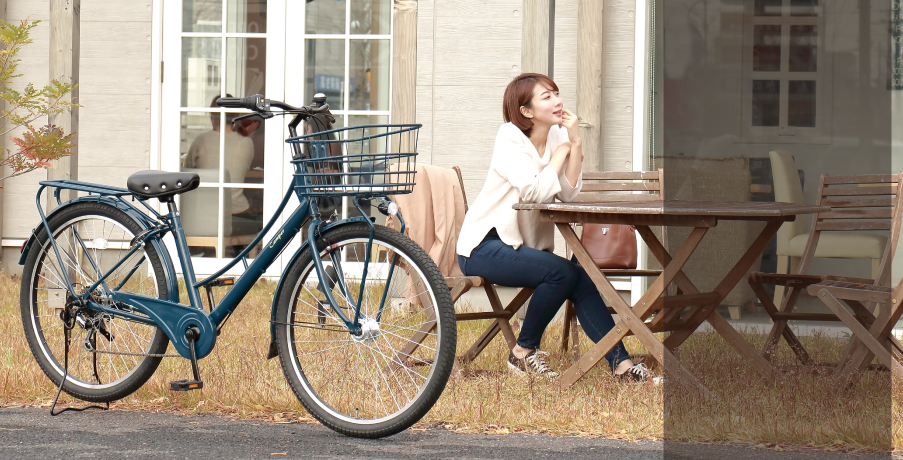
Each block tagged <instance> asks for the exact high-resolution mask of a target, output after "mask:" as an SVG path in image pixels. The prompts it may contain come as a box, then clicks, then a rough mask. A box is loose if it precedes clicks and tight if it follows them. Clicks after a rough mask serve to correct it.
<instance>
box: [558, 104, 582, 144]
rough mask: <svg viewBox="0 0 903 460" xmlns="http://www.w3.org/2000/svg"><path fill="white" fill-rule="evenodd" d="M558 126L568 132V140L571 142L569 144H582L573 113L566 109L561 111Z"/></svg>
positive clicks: (578, 126) (575, 116)
mask: <svg viewBox="0 0 903 460" xmlns="http://www.w3.org/2000/svg"><path fill="white" fill-rule="evenodd" d="M559 126H561V127H562V128H565V129H567V130H568V140H569V141H571V144H576V145H580V144H581V143H582V139H580V125H579V124H578V122H577V115H574V112H571V111H570V110H568V109H561V124H560V125H559Z"/></svg>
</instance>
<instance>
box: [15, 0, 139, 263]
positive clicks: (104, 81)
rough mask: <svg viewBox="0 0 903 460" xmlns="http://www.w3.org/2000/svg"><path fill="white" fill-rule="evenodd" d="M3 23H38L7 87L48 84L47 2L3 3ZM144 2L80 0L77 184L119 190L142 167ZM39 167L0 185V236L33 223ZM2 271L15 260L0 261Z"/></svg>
mask: <svg viewBox="0 0 903 460" xmlns="http://www.w3.org/2000/svg"><path fill="white" fill-rule="evenodd" d="M7 11H8V16H9V21H21V20H22V19H24V18H26V17H28V18H30V19H31V20H41V21H42V22H41V24H39V25H38V27H36V28H35V29H33V30H32V38H33V39H34V43H31V44H29V45H27V46H26V47H25V48H24V49H23V50H22V52H21V53H20V57H21V58H22V63H21V64H20V66H19V71H20V73H22V77H20V78H19V79H18V80H17V82H16V84H15V85H14V87H16V88H19V87H21V86H23V85H24V84H25V83H26V82H32V83H34V84H35V85H36V86H37V85H43V84H46V82H47V81H48V80H49V77H48V74H49V68H48V60H49V59H48V57H49V41H48V40H49V30H50V23H49V12H50V4H49V2H48V1H35V0H9V3H8V10H7ZM151 22H152V11H151V2H150V0H123V1H120V2H116V3H115V4H111V3H110V2H106V1H103V0H82V1H81V62H80V76H79V80H80V86H79V101H78V102H79V103H80V104H81V105H82V106H83V107H82V108H81V109H80V111H79V112H80V113H79V129H78V136H79V146H78V148H79V169H78V176H79V180H83V181H89V182H99V183H102V184H110V185H117V186H124V185H125V180H126V178H127V177H128V176H129V175H130V174H132V173H133V172H135V171H139V170H142V169H149V168H152V167H153V166H152V165H150V164H149V161H150V160H149V158H150V133H151V130H150V124H151V123H150V122H151V120H150V106H151V85H152V84H155V83H154V82H152V81H151V69H152V67H151V66H152V64H153V63H152V62H151V27H152V26H151ZM46 177H47V172H46V171H45V170H40V171H35V172H32V173H30V174H27V175H25V176H21V177H17V178H14V179H11V180H9V181H6V183H4V184H3V187H4V195H3V199H4V204H5V205H4V207H3V215H2V219H3V238H4V239H20V238H26V237H28V235H29V234H30V232H31V230H32V228H34V226H35V225H36V224H37V223H38V221H39V219H40V218H39V217H38V214H37V212H36V211H35V208H34V195H35V193H36V192H37V189H38V181H41V180H44V179H45V178H46ZM3 264H4V266H5V267H7V268H11V267H10V265H12V264H15V261H7V260H4V261H3Z"/></svg>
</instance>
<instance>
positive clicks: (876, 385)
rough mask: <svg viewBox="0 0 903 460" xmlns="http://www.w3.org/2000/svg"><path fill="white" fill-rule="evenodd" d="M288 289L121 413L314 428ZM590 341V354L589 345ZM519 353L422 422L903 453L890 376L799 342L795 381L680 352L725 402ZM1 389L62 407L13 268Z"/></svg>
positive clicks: (266, 289)
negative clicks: (175, 386) (292, 346)
mask: <svg viewBox="0 0 903 460" xmlns="http://www.w3.org/2000/svg"><path fill="white" fill-rule="evenodd" d="M274 290H275V283H268V282H261V283H260V284H258V286H257V287H255V288H254V289H253V290H252V291H251V293H250V294H249V296H248V297H247V298H246V299H245V300H244V302H243V303H242V305H241V306H240V307H239V309H238V311H237V312H236V314H235V315H233V317H232V319H231V320H230V321H229V323H228V324H227V326H226V327H225V328H224V330H223V334H222V335H221V336H220V338H219V339H218V341H217V347H216V349H215V350H214V351H213V352H212V353H211V355H210V356H209V357H207V358H205V359H204V360H203V361H201V368H202V372H203V378H204V385H205V387H204V389H203V390H201V391H194V392H186V393H174V392H171V391H169V389H168V382H169V381H172V380H180V379H184V378H188V377H189V376H190V374H191V370H190V366H189V364H188V361H186V360H183V359H175V358H166V359H164V361H163V363H162V364H161V366H160V368H159V369H158V371H157V372H156V374H155V375H154V376H153V377H152V378H151V380H150V381H149V382H148V383H147V384H146V385H144V387H143V388H141V389H140V390H139V391H137V392H136V393H135V394H133V395H131V396H130V397H128V398H126V399H124V400H122V401H118V402H116V403H114V404H113V405H112V406H113V408H115V409H119V410H147V411H175V412H181V413H217V414H223V415H228V416H235V417H248V418H261V419H268V420H272V421H277V422H280V421H282V422H288V421H312V419H311V418H310V417H309V416H308V415H307V414H306V413H305V412H304V410H303V408H302V407H301V405H300V403H299V402H298V401H297V400H296V399H295V396H294V395H293V394H292V392H291V390H290V389H289V388H288V385H287V384H286V383H285V379H284V378H283V376H282V370H281V368H280V366H279V361H278V360H277V359H273V360H269V361H268V360H267V359H266V353H267V349H268V348H267V347H268V344H269V311H270V305H271V302H272V298H273V292H274ZM221 295H222V293H220V294H219V295H218V296H217V297H218V298H219V297H220V296H221ZM484 327H485V325H484V324H482V323H481V322H466V323H462V324H461V325H460V326H459V338H458V344H459V345H458V347H459V352H462V351H464V350H466V348H467V347H468V346H469V345H470V344H471V343H473V342H474V341H475V340H476V337H477V336H478V335H479V333H480V332H481V331H482V328H484ZM560 336H561V327H560V325H555V324H553V326H552V327H550V329H549V330H548V331H547V333H546V337H545V340H546V341H545V343H544V348H546V349H547V350H550V351H551V352H552V356H551V358H552V362H553V364H554V365H555V366H556V367H557V368H559V369H562V370H563V369H564V368H566V367H568V366H569V365H570V364H571V363H572V360H573V358H572V356H571V355H570V354H567V355H565V354H563V353H560V352H557V350H558V347H557V343H558V340H559V338H560ZM582 339H583V340H584V341H585V342H584V343H583V344H582V345H583V349H584V350H586V349H587V348H588V346H589V343H588V340H587V339H586V337H583V338H582ZM747 339H748V340H750V341H751V342H752V343H753V346H754V347H757V348H758V347H760V344H761V342H762V340H763V339H764V338H763V337H762V336H760V335H747ZM806 344H807V346H808V347H809V349H810V352H811V354H812V355H813V356H814V357H815V358H816V359H817V360H819V361H824V362H830V361H832V360H836V358H837V356H838V355H839V353H840V352H841V351H842V346H843V344H842V343H839V342H838V341H837V340H835V339H833V338H830V337H810V338H807V340H806ZM626 345H627V348H628V349H629V350H630V351H631V352H632V353H635V352H642V347H640V346H639V342H637V341H636V340H635V339H634V338H632V337H631V338H629V339H628V340H627V341H626ZM507 353H508V351H507V350H506V349H505V347H504V345H503V341H502V340H495V341H494V342H493V344H492V345H491V346H490V347H489V348H487V350H486V351H485V352H484V353H483V354H482V355H481V356H480V357H479V358H478V359H477V360H476V361H475V362H474V363H472V364H470V365H468V366H466V367H463V368H460V369H458V370H457V371H456V372H454V373H453V375H452V377H451V379H450V381H449V383H448V386H447V387H446V390H445V392H444V393H443V395H442V397H441V398H440V400H439V402H438V403H437V404H436V406H435V407H434V408H433V410H432V411H431V412H430V413H429V414H428V415H427V416H426V417H425V418H424V419H423V420H422V421H421V422H420V424H419V425H418V426H417V427H421V428H422V427H429V426H444V427H446V428H449V429H454V430H460V431H473V432H493V433H496V432H497V433H508V432H512V431H542V432H547V433H552V434H580V435H590V436H605V437H618V438H626V439H642V438H653V439H662V438H664V439H673V440H690V441H700V442H710V441H733V442H742V443H751V444H763V445H765V446H771V447H775V448H786V447H789V446H811V447H819V448H827V449H832V450H836V449H842V450H856V449H867V450H890V449H895V448H898V449H901V450H903V423H901V422H903V420H901V411H900V410H899V407H900V403H901V401H903V391H901V390H900V388H899V386H897V387H895V388H894V389H893V391H891V382H890V376H889V374H888V373H887V372H870V373H868V374H867V375H866V377H865V378H863V379H862V381H861V382H860V383H859V384H858V385H857V386H856V387H855V388H854V389H853V391H850V392H847V393H844V394H840V395H832V394H831V392H830V386H831V385H830V379H829V372H830V369H827V368H822V369H814V370H813V369H808V370H803V369H800V368H799V367H798V366H795V365H794V364H795V360H794V359H793V357H792V356H791V354H790V351H789V349H788V348H787V347H786V346H784V348H783V349H781V354H780V355H779V356H778V358H776V363H778V365H779V366H780V368H781V370H782V371H783V376H784V378H783V380H782V381H780V382H779V383H770V382H765V381H763V380H762V379H760V378H759V377H757V375H756V374H755V372H754V371H753V370H752V368H750V367H749V366H747V365H746V364H745V363H744V362H743V361H742V359H741V358H740V357H739V355H737V354H736V353H734V352H733V351H732V349H730V347H729V346H728V345H727V344H726V343H725V342H724V341H723V340H721V339H720V338H719V337H718V336H717V335H713V334H707V333H697V334H694V336H693V337H692V338H691V340H689V341H688V342H687V343H686V344H685V345H684V346H683V347H682V348H681V349H680V350H679V353H678V356H679V358H680V359H681V360H682V362H683V363H684V364H685V365H686V366H687V367H688V368H689V369H690V371H691V372H693V373H694V374H695V375H697V376H699V377H700V378H701V379H702V380H703V381H704V382H705V383H706V384H707V385H708V386H709V388H711V389H712V390H713V391H714V392H715V393H716V394H718V395H719V396H720V397H719V399H717V400H710V401H702V400H699V399H698V398H697V397H695V396H694V395H692V394H686V393H684V392H683V391H682V389H681V387H679V386H677V385H674V384H666V385H665V386H664V389H663V388H662V387H653V386H650V385H641V386H625V385H622V384H619V383H618V382H617V381H616V380H615V379H614V378H613V377H612V376H611V375H610V374H609V373H608V371H607V369H603V367H607V366H599V367H598V368H597V369H595V370H594V371H592V372H590V373H589V374H588V375H587V376H586V377H585V378H584V379H583V380H581V381H580V382H578V383H577V384H576V385H575V386H574V387H572V388H564V387H562V386H560V385H559V384H557V383H555V382H548V381H545V380H542V379H525V378H520V377H516V376H513V375H511V374H509V373H508V372H507V370H506V368H505V366H504V362H505V358H506V357H507ZM656 372H660V370H656ZM0 381H2V386H0V406H3V405H6V406H8V405H17V404H21V405H44V406H49V404H50V401H51V400H52V397H53V395H54V392H55V387H53V385H51V383H50V381H49V380H48V379H47V378H46V376H44V374H43V373H42V372H41V370H40V369H39V368H38V366H37V364H36V363H35V361H34V359H33V358H32V356H31V353H30V351H29V349H28V345H27V343H26V341H25V338H24V336H23V332H22V323H21V319H20V314H19V281H18V280H17V279H11V278H10V277H9V276H8V275H5V274H0ZM62 399H63V400H64V401H65V402H73V401H72V400H71V399H68V398H66V397H63V398H62ZM892 401H893V403H892ZM73 403H74V404H76V405H77V404H78V402H73ZM417 427H415V429H417ZM898 446H899V447H898Z"/></svg>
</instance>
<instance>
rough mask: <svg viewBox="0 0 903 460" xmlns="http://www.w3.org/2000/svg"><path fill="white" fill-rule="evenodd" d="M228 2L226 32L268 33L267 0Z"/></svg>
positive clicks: (234, 0)
mask: <svg viewBox="0 0 903 460" xmlns="http://www.w3.org/2000/svg"><path fill="white" fill-rule="evenodd" d="M226 3H227V4H226V32H239V33H250V34H262V33H266V31H267V3H266V0H227V2H226Z"/></svg>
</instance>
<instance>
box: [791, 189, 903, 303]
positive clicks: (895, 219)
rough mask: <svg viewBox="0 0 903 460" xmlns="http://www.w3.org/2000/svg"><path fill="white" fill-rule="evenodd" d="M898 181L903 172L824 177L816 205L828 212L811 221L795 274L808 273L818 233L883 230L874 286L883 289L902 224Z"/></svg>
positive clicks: (902, 210)
mask: <svg viewBox="0 0 903 460" xmlns="http://www.w3.org/2000/svg"><path fill="white" fill-rule="evenodd" d="M901 179H903V172H901V173H899V174H860V175H849V176H846V175H845V176H832V175H829V174H823V175H822V176H821V182H820V184H819V187H818V199H817V201H816V204H817V205H821V206H830V207H831V210H830V211H826V212H822V213H819V214H817V215H816V216H815V217H814V219H813V222H812V227H811V229H810V232H809V240H808V241H807V242H806V249H805V250H804V251H803V256H802V258H801V260H800V266H799V270H798V273H807V272H808V270H809V268H810V264H811V263H812V258H813V257H814V255H815V248H816V246H817V245H818V240H819V237H820V235H821V232H850V231H875V230H886V231H889V233H890V234H889V236H888V240H887V245H886V246H885V248H884V253H883V255H882V257H881V262H880V265H879V268H878V275H877V277H876V278H875V284H882V285H883V284H884V283H885V282H886V280H887V277H888V276H890V267H891V263H892V261H893V255H894V252H895V251H896V248H897V239H898V238H899V235H900V225H901V220H903V206H901V204H903V193H901V187H903V180H901Z"/></svg>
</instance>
